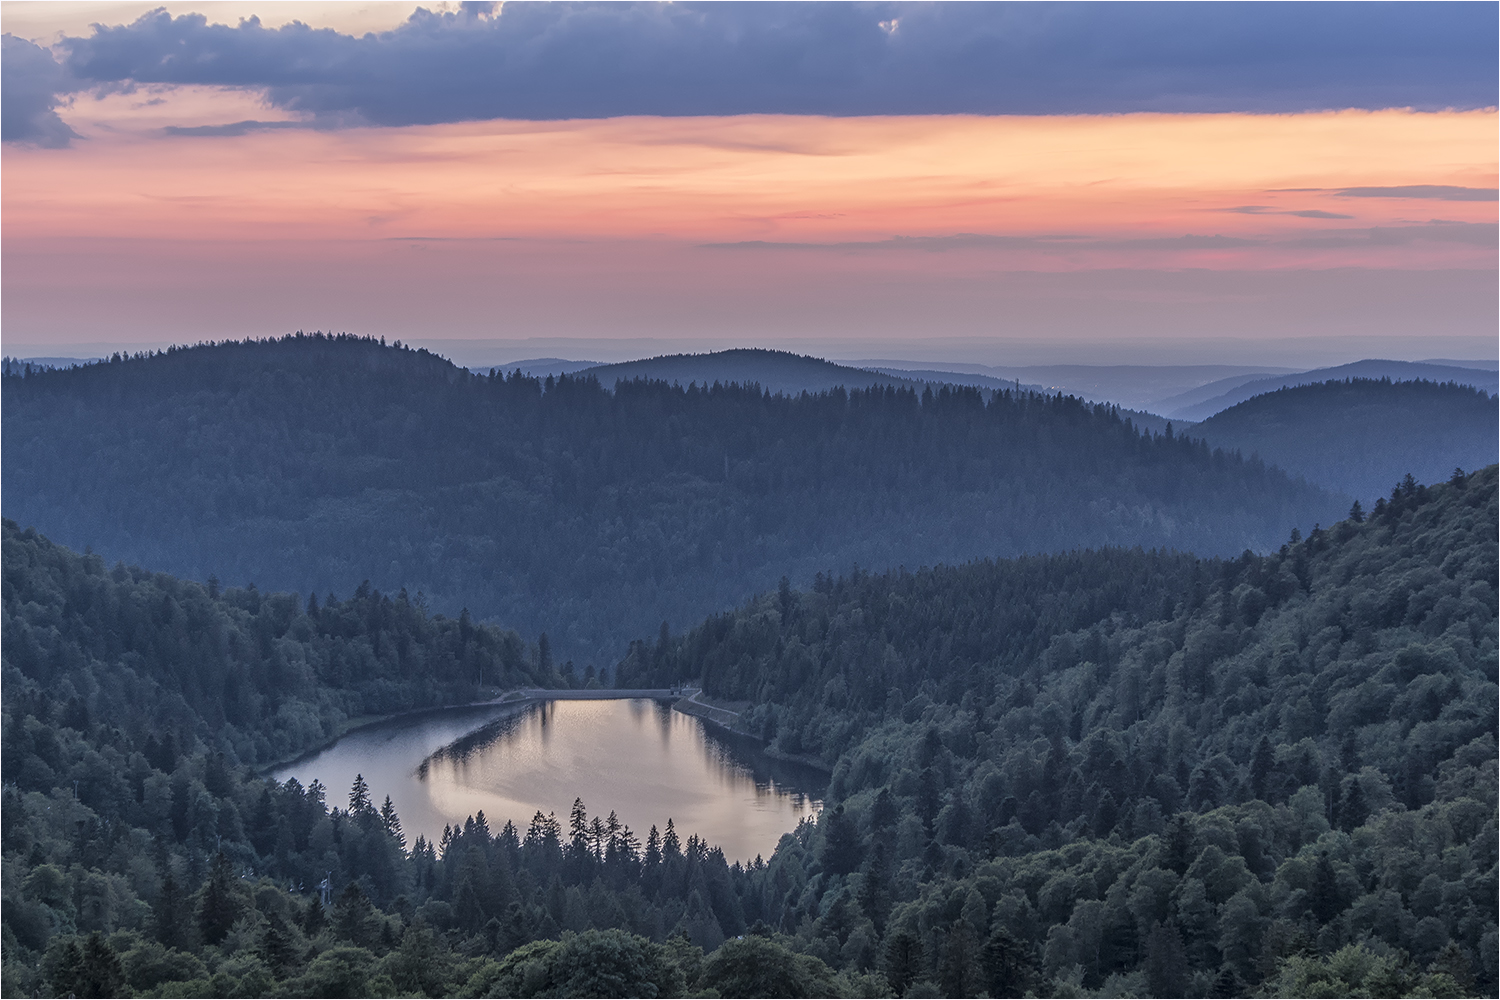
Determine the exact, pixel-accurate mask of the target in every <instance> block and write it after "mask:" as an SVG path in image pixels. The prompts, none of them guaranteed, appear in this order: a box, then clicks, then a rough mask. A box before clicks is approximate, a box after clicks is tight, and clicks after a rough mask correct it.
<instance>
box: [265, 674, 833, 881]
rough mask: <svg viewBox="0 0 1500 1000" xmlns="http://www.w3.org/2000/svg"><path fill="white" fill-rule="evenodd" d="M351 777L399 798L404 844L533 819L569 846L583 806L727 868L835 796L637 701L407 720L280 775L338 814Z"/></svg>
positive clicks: (741, 745)
mask: <svg viewBox="0 0 1500 1000" xmlns="http://www.w3.org/2000/svg"><path fill="white" fill-rule="evenodd" d="M356 774H363V775H364V778H365V781H366V782H367V783H368V784H369V786H370V794H371V797H372V798H373V799H374V800H375V802H376V804H377V805H378V804H379V803H381V802H383V801H384V800H385V797H386V796H387V795H389V796H390V797H391V802H392V804H393V805H394V806H395V807H396V812H397V813H398V814H399V815H400V816H401V826H402V829H403V830H404V832H405V833H406V842H407V844H408V845H409V844H412V843H414V842H415V841H416V839H417V836H418V835H419V834H420V835H423V836H425V837H427V839H428V840H431V841H437V840H439V839H441V837H442V833H443V826H444V825H445V824H453V825H462V823H463V821H464V819H465V818H467V817H468V816H472V815H473V814H474V813H476V812H478V811H479V810H481V809H483V810H484V815H485V819H486V820H487V821H488V823H489V827H490V829H491V830H492V831H493V832H495V833H499V832H500V829H501V828H502V827H503V826H504V825H505V821H506V820H510V821H511V822H513V823H515V824H516V829H517V830H518V831H519V833H520V835H521V836H522V837H524V836H525V835H526V828H527V826H528V825H529V824H530V823H531V818H532V816H533V815H534V814H535V813H536V811H537V810H538V809H540V810H541V811H542V812H543V813H548V812H552V813H556V814H557V818H558V820H559V821H560V822H561V823H562V825H563V831H564V836H566V831H567V824H568V813H569V810H571V809H572V807H573V799H574V798H575V797H576V798H581V799H583V803H584V805H585V806H586V807H587V809H588V812H589V816H590V817H593V816H595V815H597V816H600V817H601V818H602V817H605V816H608V815H609V812H610V810H614V811H615V813H616V814H617V815H618V816H619V818H620V821H621V822H622V823H625V824H626V825H628V826H629V827H630V828H631V829H632V830H634V831H635V832H636V834H637V835H638V836H639V837H640V839H641V842H642V843H644V842H645V839H646V832H647V831H648V830H650V829H651V826H652V824H655V825H656V827H657V829H658V830H665V829H666V826H667V819H668V818H669V817H670V818H671V819H672V820H673V823H674V825H675V827H676V829H677V832H678V835H679V836H680V837H681V838H682V840H683V841H686V840H687V838H688V835H689V834H693V833H696V834H698V836H700V837H702V838H703V839H704V840H706V841H708V843H709V844H712V845H717V846H718V847H720V848H722V849H723V851H724V856H725V857H726V858H728V859H729V860H730V861H731V862H733V861H748V860H750V859H752V858H754V857H755V856H756V855H757V854H761V855H764V856H766V857H769V856H770V854H771V852H772V851H773V850H775V848H776V844H777V842H778V841H779V840H780V839H781V835H782V834H783V833H787V832H788V831H790V830H792V829H794V828H795V827H796V826H797V823H798V821H799V820H801V819H802V818H803V817H805V816H810V815H812V814H813V813H814V812H816V810H817V809H818V808H819V806H820V805H821V802H820V801H819V799H820V798H821V796H822V794H823V792H824V791H825V789H826V788H827V776H826V775H822V774H820V773H819V772H817V771H814V770H812V769H809V768H802V767H795V766H789V765H786V764H782V763H780V762H778V761H773V760H771V759H770V758H768V757H766V756H765V755H764V754H763V753H761V752H759V749H758V745H757V744H756V743H755V742H754V741H753V740H748V739H743V740H742V739H740V738H736V737H734V736H732V735H721V732H719V731H714V730H713V729H711V728H710V727H709V726H707V725H706V724H705V723H704V722H703V721H702V720H700V719H696V718H694V717H692V716H689V715H684V714H682V713H681V712H674V711H672V709H671V706H670V705H668V704H667V703H665V702H655V701H647V700H643V699H613V700H601V701H550V702H542V703H539V704H533V705H530V706H527V707H524V708H522V709H520V710H519V711H517V708H516V706H513V705H511V706H500V705H484V706H477V707H471V708H457V709H445V710H442V711H438V712H433V713H424V714H423V715H420V716H409V717H406V718H402V719H396V720H392V721H390V722H385V723H380V724H377V725H374V726H369V727H366V728H364V729H360V730H357V731H355V732H352V733H350V734H348V735H347V736H345V737H344V738H343V739H341V740H339V741H338V742H337V743H335V744H334V745H333V746H331V747H329V748H328V749H326V750H323V751H321V752H320V753H317V754H314V755H311V756H309V757H306V758H303V759H302V760H300V761H296V762H295V763H292V764H289V765H287V766H286V767H283V768H280V769H278V770H276V771H275V772H273V775H272V776H273V777H274V778H275V779H276V780H277V781H286V780H287V779H288V778H293V777H295V778H296V779H297V780H298V781H300V782H302V784H304V785H306V784H308V783H309V782H311V781H313V780H314V779H316V780H318V781H321V782H322V783H323V784H324V785H325V786H326V787H327V788H328V793H327V795H328V804H329V805H330V806H339V807H340V808H342V807H344V806H345V805H346V804H347V797H348V794H349V788H350V786H351V785H353V784H354V776H355V775H356Z"/></svg>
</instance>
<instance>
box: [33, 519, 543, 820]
mask: <svg viewBox="0 0 1500 1000" xmlns="http://www.w3.org/2000/svg"><path fill="white" fill-rule="evenodd" d="M3 531H4V535H3V549H4V567H5V576H4V627H3V633H4V636H5V658H4V669H5V675H4V678H3V683H4V686H5V711H6V713H7V719H6V726H5V735H4V740H5V755H6V758H7V759H6V761H5V768H6V771H5V773H6V780H7V781H20V782H21V784H22V786H23V787H26V786H27V785H36V786H37V787H39V788H42V789H45V788H46V787H47V782H48V780H49V779H50V777H51V775H52V773H53V770H52V769H53V768H54V767H55V763H56V762H55V758H53V757H52V752H55V750H56V746H57V744H56V737H55V736H54V735H52V734H53V732H54V730H53V727H52V725H51V724H52V723H56V722H61V723H62V724H64V725H69V726H71V727H72V728H74V729H76V730H78V731H79V732H83V733H87V732H90V731H92V730H93V724H94V722H95V721H98V722H103V723H104V724H105V725H107V726H108V727H109V728H110V729H111V730H112V731H113V732H114V733H115V734H116V735H118V737H119V738H122V739H126V740H128V741H129V742H130V743H131V744H133V745H134V746H136V747H146V746H149V745H155V744H158V743H159V744H161V745H162V746H163V747H165V746H166V745H167V744H169V743H170V744H171V745H172V746H182V747H184V748H186V747H189V746H192V745H194V744H201V745H202V746H204V747H206V748H209V749H210V750H212V751H213V752H217V753H221V754H228V755H229V760H230V761H231V763H239V764H259V765H264V764H269V763H272V762H274V761H276V760H279V759H281V758H284V757H288V756H292V755H295V754H297V753H299V752H301V751H304V750H308V749H311V748H312V747H315V746H317V745H319V744H320V743H323V742H325V741H326V740H328V739H329V738H331V737H333V736H336V735H338V734H339V733H340V732H341V731H342V730H343V729H344V728H346V725H347V723H348V722H349V721H350V720H354V719H358V718H359V717H361V716H369V715H379V714H385V713H391V712H400V711H408V710H412V709H420V708H426V707H435V706H440V705H453V704H461V703H464V702H468V701H473V700H476V699H477V698H479V697H481V696H483V697H493V696H494V695H495V694H497V693H498V692H500V691H504V690H506V689H508V688H512V687H519V686H522V685H525V684H530V683H537V682H540V683H543V684H547V685H551V684H561V683H566V680H565V679H564V678H561V677H559V676H558V675H557V674H556V673H554V672H553V670H552V664H551V663H550V662H548V659H547V656H546V654H545V652H544V651H538V650H537V649H536V648H535V647H532V646H528V645H527V644H526V643H523V642H522V641H521V639H520V637H519V636H517V635H516V633H514V632H509V631H502V630H500V629H496V628H494V627H492V626H485V625H476V624H474V623H473V622H472V621H471V620H470V619H469V617H468V616H467V615H461V616H460V617H459V618H457V619H452V618H445V617H443V616H442V615H437V616H432V615H429V614H428V613H427V611H426V609H425V608H423V607H422V606H420V604H414V603H413V602H412V601H411V599H410V598H409V597H408V595H407V594H406V592H405V591H402V592H400V593H399V594H396V595H394V596H392V595H384V594H381V593H380V592H378V591H371V590H370V589H369V588H368V587H360V588H358V589H357V590H356V591H355V593H354V594H353V595H352V596H351V597H349V598H348V599H346V600H343V601H328V602H326V603H323V604H321V605H320V604H319V601H318V598H317V597H316V596H313V597H311V598H309V600H308V602H307V603H306V604H304V603H303V602H302V601H301V600H300V599H299V598H298V597H297V595H295V594H284V593H281V594H278V593H261V592H260V591H259V590H258V589H257V588H255V587H253V586H252V587H248V588H230V589H227V590H224V591H222V592H220V590H219V589H218V586H217V583H216V582H214V583H210V584H208V585H203V584H198V583H193V582H189V581H185V580H179V579H176V578H175V577H171V576H168V575H167V574H165V573H151V572H147V571H145V570H141V569H139V568H136V567H129V568H127V567H126V566H124V565H121V564H116V565H115V567H114V568H113V569H111V568H109V567H107V566H106V565H105V564H104V561H103V560H102V559H101V558H100V557H99V556H97V555H88V556H80V555H78V554H77V553H75V552H70V551H69V550H67V549H65V548H63V547H62V546H59V545H54V544H53V543H52V542H50V541H49V540H47V539H46V538H44V537H42V536H40V535H38V534H37V533H36V532H35V531H32V530H29V529H28V530H27V531H24V532H23V531H21V530H20V529H19V528H18V527H17V526H16V524H15V522H13V521H11V520H9V519H7V520H6V521H5V522H4V527H3ZM539 653H540V655H539ZM28 716H31V717H32V718H30V719H28V718H27V717H28ZM38 720H42V721H41V722H38ZM33 739H35V740H36V741H38V742H36V743H35V744H33V742H32V741H33ZM44 746H45V747H51V748H52V752H48V751H43V750H41V749H38V748H40V747H44ZM162 752H163V753H168V751H166V750H165V749H164V750H163V751H162ZM90 780H91V781H93V780H99V779H90ZM106 785H107V782H102V780H100V787H97V788H96V789H95V791H96V792H97V793H98V794H100V795H103V796H106V797H107V796H109V795H112V794H115V793H116V792H118V791H119V790H118V789H115V790H111V789H109V788H108V787H105V786H106Z"/></svg>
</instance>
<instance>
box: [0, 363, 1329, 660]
mask: <svg viewBox="0 0 1500 1000" xmlns="http://www.w3.org/2000/svg"><path fill="white" fill-rule="evenodd" d="M0 403H3V424H0V430H3V445H4V458H3V461H4V477H5V485H6V490H5V496H4V504H5V513H6V515H7V516H10V517H12V518H14V519H16V520H17V521H18V522H20V523H21V524H23V525H34V526H35V527H36V528H37V529H38V530H40V531H42V532H44V533H45V534H47V535H48V536H49V537H52V538H54V539H56V540H58V541H60V542H63V543H66V544H69V545H72V546H74V547H75V548H79V549H82V548H84V547H85V546H91V547H92V548H93V549H94V550H96V551H98V552H99V553H101V554H102V555H103V556H104V557H105V558H106V559H107V560H108V561H110V562H111V563H112V562H114V561H115V560H125V561H127V562H135V563H139V564H141V565H147V566H151V567H153V568H154V569H158V570H162V571H167V572H172V573H175V574H177V575H179V576H185V577H189V578H194V579H199V580H206V579H207V578H208V577H209V576H211V575H216V576H217V577H219V578H220V579H222V580H224V581H228V582H232V583H234V584H236V585H244V584H246V583H249V582H254V583H256V584H258V585H259V586H260V587H262V588H263V589H277V590H289V591H297V592H300V593H303V594H306V593H308V592H309V591H313V590H316V591H317V592H318V593H320V594H323V593H326V592H328V591H330V590H334V591H336V592H340V593H344V594H347V592H348V588H349V587H351V586H353V585H354V584H356V583H358V582H359V581H361V580H369V582H370V584H371V586H372V587H374V588H376V589H379V590H382V591H385V592H390V593H394V592H396V591H398V590H400V589H401V588H403V587H405V588H406V589H407V591H408V592H409V593H410V594H412V595H416V594H417V593H418V592H423V593H425V595H426V598H427V601H428V602H429V604H430V605H431V606H432V607H434V608H436V609H439V610H443V611H445V612H446V613H448V614H450V615H456V614H457V613H458V611H459V610H460V609H461V608H463V607H465V606H467V607H468V608H469V609H470V611H471V612H472V614H473V615H474V616H475V617H477V618H483V619H494V620H497V621H499V622H501V623H503V624H505V625H508V626H513V627H515V628H517V629H520V630H521V631H522V633H523V634H525V635H526V636H528V637H530V638H534V637H536V636H537V635H538V634H539V633H541V632H543V631H545V632H547V633H548V635H549V636H550V638H551V640H552V643H553V646H554V648H555V649H556V650H557V651H558V655H559V658H575V659H577V660H578V661H579V663H580V665H581V664H582V663H583V662H584V661H585V659H591V660H593V661H594V662H596V663H599V664H600V665H603V664H604V663H608V662H613V661H614V660H615V659H617V658H618V656H619V655H620V650H621V649H622V648H623V647H624V644H625V642H626V641H628V639H629V637H631V636H633V635H639V634H642V633H652V632H654V631H655V630H656V627H657V626H658V625H659V624H660V622H661V621H662V620H663V619H666V620H668V621H670V622H673V623H675V624H679V625H685V624H687V623H690V622H694V621H698V620H700V619H702V617H703V616H704V615H706V614H710V613H713V612H717V611H722V610H724V609H726V608H729V607H732V606H734V605H735V604H736V603H738V602H741V601H743V600H745V599H746V598H748V597H749V596H750V595H751V594H753V593H755V592H757V591H759V590H762V589H765V588H766V587H771V586H774V585H775V583H776V581H777V580H778V579H779V578H781V577H782V576H784V575H785V576H788V577H790V578H791V580H792V581H794V582H796V583H806V582H810V581H811V580H812V578H813V577H814V575H815V574H816V573H818V572H820V571H823V572H827V571H835V572H842V571H845V570H847V569H849V568H850V567H852V566H854V565H856V564H857V565H859V566H864V567H871V568H875V569H883V568H885V567H890V566H897V565H906V566H911V567H916V566H921V565H932V564H935V563H938V562H949V563H951V562H958V561H962V560H964V559H968V558H972V557H975V556H990V557H994V556H1005V555H1015V554H1020V553H1023V552H1046V551H1061V550H1068V549H1073V548H1078V547H1088V546H1094V547H1097V546H1104V545H1119V546H1133V545H1140V546H1145V547H1148V548H1149V547H1172V548H1175V549H1179V550H1190V551H1195V552H1198V553H1200V554H1205V555H1208V554H1216V553H1217V554H1230V553H1238V552H1240V551H1242V550H1243V549H1245V548H1252V549H1257V550H1263V549H1266V548H1268V547H1271V546H1274V545H1276V544H1279V541H1280V539H1282V538H1284V537H1285V535H1286V532H1287V531H1289V530H1290V529H1291V527H1292V526H1294V525H1301V526H1302V527H1303V529H1304V530H1306V529H1307V528H1310V527H1311V526H1312V524H1313V523H1314V522H1318V521H1321V522H1323V523H1329V522H1331V521H1332V520H1333V519H1334V518H1335V517H1337V516H1339V514H1341V513H1342V511H1343V510H1344V509H1346V508H1347V506H1348V501H1347V499H1344V500H1341V501H1339V500H1335V499H1334V498H1333V497H1332V496H1330V495H1329V494H1326V493H1324V492H1321V491H1319V490H1318V489H1315V488H1311V487H1307V486H1305V485H1301V484H1298V483H1295V482H1293V481H1291V480H1289V479H1287V478H1286V477H1285V476H1284V475H1283V474H1281V473H1280V472H1278V471H1268V470H1267V469H1265V468H1263V467H1262V466H1261V465H1260V464H1258V463H1255V462H1247V461H1241V460H1240V459H1238V458H1236V457H1232V456H1226V455H1223V454H1213V453H1210V451H1209V450H1208V449H1207V448H1206V447H1203V446H1201V445H1199V444H1195V443H1192V442H1189V441H1185V440H1181V439H1180V438H1169V437H1166V436H1160V435H1155V434H1152V435H1145V436H1143V435H1141V434H1138V433H1137V431H1136V429H1135V428H1133V427H1132V426H1131V425H1130V424H1128V423H1127V422H1125V421H1123V420H1121V419H1120V418H1119V416H1118V415H1117V414H1116V412H1115V411H1113V410H1111V409H1110V408H1108V407H1102V406H1101V407H1095V406H1091V405H1088V404H1084V403H1082V402H1080V401H1078V400H1075V399H1071V398H1066V397H1060V396H1050V397H1049V396H1040V395H1033V394H1026V393H1022V394H1019V395H1017V394H1015V393H998V394H995V395H994V396H993V397H991V398H990V400H989V401H988V402H987V403H986V402H985V400H984V399H983V398H982V397H981V395H980V393H979V392H978V391H976V390H955V391H943V392H938V393H936V394H927V393H923V394H921V395H918V394H917V393H915V392H911V391H906V390H898V389H894V388H877V389H871V390H860V391H855V392H845V391H843V390H834V391H832V392H829V393H824V394H820V395H806V396H798V397H795V398H792V397H785V396H771V395H768V394H766V393H763V392H761V391H759V390H757V389H756V388H753V387H749V388H747V387H738V386H731V387H723V386H720V387H716V388H712V389H708V390H704V389H701V388H697V389H691V388H690V389H684V388H679V387H673V386H669V385H666V384H663V383H659V382H657V383H648V382H625V383H620V384H619V385H618V386H617V387H616V389H615V391H613V392H609V391H606V390H605V389H603V388H602V387H601V386H600V385H599V384H598V383H597V382H596V381H594V380H592V379H579V378H563V379H561V380H557V381H553V380H546V381H539V380H536V379H528V378H523V377H519V376H517V375H515V374H514V373H513V374H512V375H510V376H504V375H502V374H494V375H483V376H481V375H474V374H471V373H469V372H466V371H464V370H462V369H459V368H456V367H454V366H453V365H451V364H449V363H448V362H446V361H444V360H442V359H441V358H438V357H436V356H434V355H431V354H428V353H426V352H424V351H413V350H410V349H408V348H401V347H397V346H392V347H386V346H383V345H381V344H380V343H378V342H375V341H371V340H367V339H357V338H326V337H321V336H311V337H305V336H297V337H292V338H285V339H282V340H279V341H268V342H253V343H251V342H247V343H227V344H220V345H214V346H204V347H196V348H188V349H181V350H172V351H168V352H165V353H160V354H156V355H153V356H149V357H136V358H128V359H124V358H121V359H112V360H111V361H110V362H107V363H103V364H97V365H92V366H88V367H83V368H76V369H71V370H66V371H47V372H42V373H40V374H33V375H31V376H29V377H25V378H21V377H8V378H7V379H6V381H5V383H4V392H3V400H0Z"/></svg>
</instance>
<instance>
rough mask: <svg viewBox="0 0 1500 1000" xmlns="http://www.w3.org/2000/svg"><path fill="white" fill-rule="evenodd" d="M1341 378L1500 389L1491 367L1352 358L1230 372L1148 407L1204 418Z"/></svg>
mask: <svg viewBox="0 0 1500 1000" xmlns="http://www.w3.org/2000/svg"><path fill="white" fill-rule="evenodd" d="M1343 379H1389V380H1390V381H1393V382H1411V381H1423V382H1438V383H1446V382H1452V383H1454V384H1456V385H1463V386H1471V387H1473V388H1476V389H1483V390H1485V391H1486V392H1488V393H1489V394H1490V395H1492V396H1493V395H1495V394H1496V392H1497V390H1500V376H1497V374H1496V373H1495V371H1494V369H1483V368H1464V367H1459V366H1457V365H1446V364H1435V363H1431V362H1421V361H1381V360H1373V359H1372V360H1366V361H1356V362H1354V363H1352V364H1347V365H1338V366H1337V367H1334V368H1315V369H1312V370H1311V371H1305V372H1298V373H1296V374H1291V375H1274V376H1271V377H1270V378H1246V377H1243V376H1233V377H1230V378H1227V379H1222V380H1218V381H1215V382H1210V383H1208V384H1207V385H1203V386H1200V387H1198V388H1196V389H1193V390H1190V391H1188V392H1185V393H1182V394H1180V395H1177V396H1173V397H1170V398H1167V399H1162V400H1159V401H1157V402H1156V403H1155V404H1154V405H1153V406H1152V407H1151V408H1152V409H1153V410H1155V411H1156V412H1158V413H1161V414H1164V415H1166V416H1168V417H1171V418H1173V419H1175V420H1204V419H1207V418H1208V417H1211V416H1213V415H1214V414H1215V413H1218V412H1220V411H1221V410H1227V409H1228V408H1229V407H1231V406H1234V405H1235V404H1237V403H1242V402H1244V401H1245V400H1247V399H1251V398H1253V397H1255V396H1261V395H1265V394H1266V393H1271V392H1275V391H1277V390H1278V389H1287V388H1291V387H1292V386H1298V385H1311V384H1313V383H1316V382H1330V381H1337V380H1343Z"/></svg>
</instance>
